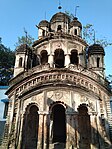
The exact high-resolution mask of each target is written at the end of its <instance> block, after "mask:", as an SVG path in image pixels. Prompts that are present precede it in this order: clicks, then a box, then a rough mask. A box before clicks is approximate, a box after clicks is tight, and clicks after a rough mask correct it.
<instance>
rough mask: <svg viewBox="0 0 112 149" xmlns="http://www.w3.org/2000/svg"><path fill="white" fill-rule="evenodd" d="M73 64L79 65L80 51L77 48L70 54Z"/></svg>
mask: <svg viewBox="0 0 112 149" xmlns="http://www.w3.org/2000/svg"><path fill="white" fill-rule="evenodd" d="M70 61H71V64H75V65H78V52H77V50H75V49H74V50H72V51H71V55H70Z"/></svg>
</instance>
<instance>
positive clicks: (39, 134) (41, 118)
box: [37, 113, 44, 149]
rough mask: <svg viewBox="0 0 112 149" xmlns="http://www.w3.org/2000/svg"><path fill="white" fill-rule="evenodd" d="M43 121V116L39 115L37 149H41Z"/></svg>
mask: <svg viewBox="0 0 112 149" xmlns="http://www.w3.org/2000/svg"><path fill="white" fill-rule="evenodd" d="M43 119H44V116H43V114H41V113H39V127H38V144H37V148H39V149H43V144H44V142H43V140H44V138H43Z"/></svg>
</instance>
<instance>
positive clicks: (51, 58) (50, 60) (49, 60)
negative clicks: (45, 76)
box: [48, 55, 54, 67]
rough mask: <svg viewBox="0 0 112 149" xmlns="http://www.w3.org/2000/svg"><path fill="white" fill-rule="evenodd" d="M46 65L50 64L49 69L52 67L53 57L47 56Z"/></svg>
mask: <svg viewBox="0 0 112 149" xmlns="http://www.w3.org/2000/svg"><path fill="white" fill-rule="evenodd" d="M48 63H49V64H50V67H53V64H54V56H53V55H49V56H48Z"/></svg>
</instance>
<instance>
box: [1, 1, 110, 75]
mask: <svg viewBox="0 0 112 149" xmlns="http://www.w3.org/2000/svg"><path fill="white" fill-rule="evenodd" d="M60 2H61V6H62V10H61V11H62V12H65V11H69V12H71V13H73V14H74V13H75V7H76V6H79V8H78V9H77V17H78V19H79V20H80V22H81V23H82V24H83V25H86V24H88V23H89V24H93V25H94V29H95V31H96V38H103V37H106V38H107V40H108V41H110V42H111V41H112V0H60ZM58 5H59V1H58V0H0V37H2V42H3V43H4V44H5V45H6V46H7V47H10V48H11V49H13V50H14V49H15V47H14V44H15V42H17V37H18V36H19V37H21V36H22V35H24V28H25V29H26V30H27V32H28V34H30V35H31V36H32V37H34V38H35V39H37V28H36V27H35V25H36V24H38V23H39V22H40V21H41V20H44V19H47V20H48V21H49V20H50V19H51V17H52V15H54V14H55V13H57V12H58V11H59V10H58V9H57V8H58ZM105 52H106V56H105V65H106V75H108V74H112V46H110V47H108V48H105Z"/></svg>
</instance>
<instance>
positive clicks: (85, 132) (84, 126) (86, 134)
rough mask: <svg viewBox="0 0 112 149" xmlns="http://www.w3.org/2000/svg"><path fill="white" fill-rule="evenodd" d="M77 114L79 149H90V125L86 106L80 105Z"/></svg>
mask: <svg viewBox="0 0 112 149" xmlns="http://www.w3.org/2000/svg"><path fill="white" fill-rule="evenodd" d="M78 113H79V114H78V132H79V136H80V140H79V148H81V149H90V143H91V124H90V115H89V114H88V108H87V106H86V104H81V105H80V106H79V107H78Z"/></svg>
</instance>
